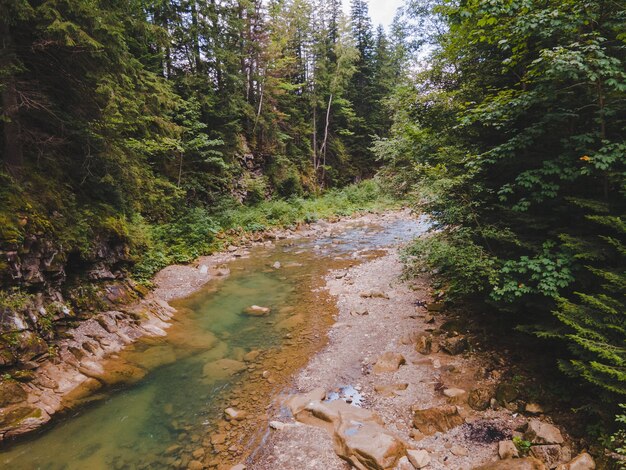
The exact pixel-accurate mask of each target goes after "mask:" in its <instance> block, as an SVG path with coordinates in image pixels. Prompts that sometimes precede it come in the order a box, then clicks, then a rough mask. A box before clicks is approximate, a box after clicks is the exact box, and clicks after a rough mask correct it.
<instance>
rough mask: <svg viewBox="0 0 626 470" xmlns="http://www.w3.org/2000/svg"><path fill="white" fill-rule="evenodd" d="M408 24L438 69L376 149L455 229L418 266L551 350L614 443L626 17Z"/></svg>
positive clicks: (464, 15) (557, 5) (623, 282)
mask: <svg viewBox="0 0 626 470" xmlns="http://www.w3.org/2000/svg"><path fill="white" fill-rule="evenodd" d="M404 17H405V19H406V21H407V23H409V24H413V25H416V26H417V30H416V32H417V34H416V37H417V38H418V39H419V40H420V41H421V43H422V44H426V46H427V47H425V48H422V54H421V57H427V58H426V59H425V60H424V61H422V62H421V64H420V65H421V67H420V69H419V71H417V72H416V73H415V74H414V75H413V76H412V77H409V79H407V81H406V82H405V83H404V84H403V85H401V86H399V87H398V88H397V89H396V91H395V94H394V97H393V98H392V99H391V101H392V102H393V103H394V105H395V108H396V113H395V117H394V123H393V131H392V136H391V137H390V138H388V139H381V140H379V141H378V142H376V144H375V149H376V153H377V155H378V156H379V157H380V158H382V159H384V161H385V163H386V165H385V167H384V169H383V172H384V173H385V174H386V175H387V177H388V179H389V181H390V182H391V186H392V187H394V188H402V189H404V190H407V191H408V192H409V193H410V194H412V196H413V197H414V199H415V201H416V204H418V205H419V206H420V207H422V208H423V209H424V210H425V211H427V212H429V213H430V214H432V215H433V218H434V220H435V222H436V224H437V226H438V227H439V228H440V229H441V230H440V231H438V233H436V234H434V236H433V237H431V238H429V239H426V240H420V241H418V242H417V243H416V244H415V245H414V246H413V247H412V248H411V250H410V254H411V255H413V256H414V260H416V262H418V263H426V265H427V266H429V267H430V268H431V269H432V270H434V271H435V272H436V273H437V276H436V277H437V282H438V284H439V286H440V287H441V288H442V290H443V291H444V292H445V295H446V297H447V299H448V300H449V301H450V302H456V303H457V304H461V303H463V304H464V305H468V304H471V305H473V308H474V310H475V311H477V312H480V313H481V314H484V313H485V312H488V315H491V318H492V319H493V322H494V323H498V324H500V323H502V321H503V320H504V321H506V322H507V323H508V325H509V331H510V332H511V334H513V331H514V330H515V331H518V332H519V331H523V332H525V333H526V334H528V335H534V336H536V337H538V338H540V339H541V342H540V343H539V347H541V348H542V351H543V361H544V362H545V361H549V364H553V363H558V365H559V368H560V370H561V372H562V374H564V375H565V376H567V377H569V378H571V379H572V381H571V382H570V386H572V387H574V388H575V389H577V390H578V392H579V394H580V395H581V396H583V397H585V398H583V399H582V401H579V402H578V406H579V409H578V411H579V412H580V413H583V412H584V414H585V416H586V418H585V419H586V420H587V423H588V425H589V427H588V430H592V428H594V426H595V425H596V424H597V423H598V422H601V423H603V425H604V426H605V427H604V428H603V429H604V432H607V431H606V430H607V429H609V428H610V426H608V427H607V424H610V423H611V421H612V420H613V415H614V413H615V412H616V411H618V407H617V405H618V404H619V403H622V402H624V401H625V400H626V375H625V372H624V364H625V363H626V347H625V341H626V330H625V329H624V326H625V322H624V313H625V312H626V271H625V270H626V250H625V245H624V240H625V234H626V225H625V221H624V217H625V215H626V184H625V183H626V177H625V176H626V141H625V140H624V138H625V130H626V72H625V71H626V26H625V25H626V8H625V7H624V4H623V3H620V2H610V1H607V2H605V1H594V2H586V1H548V2H542V3H538V2H532V1H531V2H508V1H495V2H478V1H470V2H461V3H458V2H451V3H450V2H437V1H434V2H408V6H407V8H406V9H405V10H404ZM424 24H428V25H431V27H430V28H426V29H424V28H421V27H420V26H422V25H424ZM415 266H418V265H415ZM419 266H423V264H419ZM528 338H529V340H528V344H535V342H534V341H533V342H531V341H530V337H528ZM570 390H572V389H570ZM590 416H592V417H593V418H590ZM620 421H622V422H623V419H621V420H620ZM595 429H597V428H595ZM621 436H622V437H623V433H622V434H621ZM620 439H622V438H620ZM622 440H623V439H622ZM621 446H622V444H618V445H617V446H616V447H618V448H619V447H621Z"/></svg>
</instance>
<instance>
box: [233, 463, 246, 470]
mask: <svg viewBox="0 0 626 470" xmlns="http://www.w3.org/2000/svg"><path fill="white" fill-rule="evenodd" d="M246 468H247V467H246V466H245V465H244V464H242V463H238V464H237V465H233V466H232V467H230V470H246Z"/></svg>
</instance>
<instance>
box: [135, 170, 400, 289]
mask: <svg viewBox="0 0 626 470" xmlns="http://www.w3.org/2000/svg"><path fill="white" fill-rule="evenodd" d="M397 204H398V201H396V200H394V199H393V198H391V197H390V196H388V195H386V194H385V193H384V192H383V191H382V190H381V188H380V186H379V184H378V183H377V182H376V181H375V180H367V181H363V182H361V183H358V184H354V185H350V186H347V187H345V188H342V189H333V190H330V191H327V192H326V193H324V194H323V195H321V196H318V197H311V198H302V197H293V198H290V199H272V200H268V201H261V202H259V203H257V204H255V205H251V206H246V205H242V204H235V203H233V202H232V201H230V203H229V204H226V205H225V206H224V207H221V208H216V209H215V210H213V211H209V210H206V209H202V208H198V207H196V208H193V209H187V210H184V211H182V212H181V214H179V216H178V218H177V219H176V220H175V221H173V222H169V223H167V224H162V225H152V226H150V225H146V224H144V223H143V222H142V221H136V224H135V227H136V228H137V231H138V232H141V233H143V235H140V234H137V236H136V237H135V241H136V242H137V243H138V246H137V247H136V249H137V251H138V252H139V255H138V257H137V258H138V259H137V263H136V265H135V267H134V269H133V277H134V278H135V279H136V280H138V281H140V282H142V283H144V284H149V283H150V279H151V278H152V276H153V275H154V273H156V272H157V271H158V270H160V269H162V268H164V267H165V266H168V265H170V264H174V263H189V262H191V261H193V260H194V259H196V258H197V257H198V256H203V255H208V254H211V253H213V252H215V251H218V250H220V249H221V248H223V246H224V244H226V243H229V242H231V241H232V239H233V238H234V237H236V236H241V235H243V234H245V233H251V232H260V231H264V230H269V229H272V228H284V227H290V226H295V225H297V224H299V223H312V222H315V221H317V220H320V219H328V218H333V217H337V216H349V215H352V214H354V213H356V212H360V211H379V210H384V209H387V208H391V207H394V206H396V205H397ZM142 224H143V225H142ZM220 233H222V234H225V236H217V235H218V234H220Z"/></svg>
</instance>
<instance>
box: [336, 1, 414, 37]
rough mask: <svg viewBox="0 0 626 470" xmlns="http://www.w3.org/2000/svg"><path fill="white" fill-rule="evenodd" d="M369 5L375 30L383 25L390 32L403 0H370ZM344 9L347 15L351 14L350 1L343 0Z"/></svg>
mask: <svg viewBox="0 0 626 470" xmlns="http://www.w3.org/2000/svg"><path fill="white" fill-rule="evenodd" d="M368 3H369V11H370V16H371V18H372V25H373V26H374V29H376V28H377V27H378V25H379V24H382V25H383V26H384V27H385V28H386V29H387V30H388V29H389V25H390V24H391V21H392V20H393V17H394V16H395V14H396V9H397V8H398V7H399V6H400V5H402V3H403V0H368ZM343 8H344V10H345V12H346V13H348V12H350V0H343Z"/></svg>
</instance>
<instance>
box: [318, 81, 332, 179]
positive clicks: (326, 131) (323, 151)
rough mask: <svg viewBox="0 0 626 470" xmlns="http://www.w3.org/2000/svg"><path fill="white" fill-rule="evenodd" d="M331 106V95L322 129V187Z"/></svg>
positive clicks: (324, 174) (324, 175)
mask: <svg viewBox="0 0 626 470" xmlns="http://www.w3.org/2000/svg"><path fill="white" fill-rule="evenodd" d="M332 104H333V94H332V93H331V94H330V96H329V97H328V107H327V108H326V126H325V127H324V141H323V142H322V148H321V149H320V152H321V153H322V160H323V161H322V187H324V178H325V177H326V149H327V145H326V144H327V143H328V126H329V124H330V106H331V105H332Z"/></svg>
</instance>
